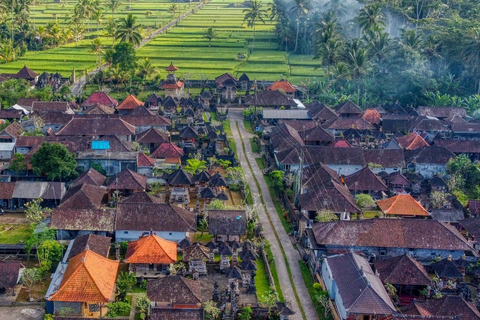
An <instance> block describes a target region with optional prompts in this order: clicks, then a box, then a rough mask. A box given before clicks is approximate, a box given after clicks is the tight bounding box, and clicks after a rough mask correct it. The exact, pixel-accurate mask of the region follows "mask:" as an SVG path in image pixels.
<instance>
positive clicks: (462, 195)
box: [452, 190, 468, 207]
mask: <svg viewBox="0 0 480 320" xmlns="http://www.w3.org/2000/svg"><path fill="white" fill-rule="evenodd" d="M452 193H453V194H454V195H455V197H457V200H458V201H459V202H460V203H461V205H462V206H464V207H466V206H467V204H468V196H467V195H466V194H465V193H463V192H462V191H461V190H453V192H452Z"/></svg>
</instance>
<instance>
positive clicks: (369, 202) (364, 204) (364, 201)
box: [355, 193, 376, 209]
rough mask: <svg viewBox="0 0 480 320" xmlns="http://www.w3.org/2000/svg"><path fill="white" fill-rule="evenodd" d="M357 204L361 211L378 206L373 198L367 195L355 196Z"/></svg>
mask: <svg viewBox="0 0 480 320" xmlns="http://www.w3.org/2000/svg"><path fill="white" fill-rule="evenodd" d="M355 202H356V203H357V206H359V207H360V208H361V209H364V208H371V207H374V206H375V205H376V203H375V201H374V200H373V198H372V196H371V195H369V194H366V193H359V194H357V195H356V196H355Z"/></svg>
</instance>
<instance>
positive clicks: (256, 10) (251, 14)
mask: <svg viewBox="0 0 480 320" xmlns="http://www.w3.org/2000/svg"><path fill="white" fill-rule="evenodd" d="M262 7H263V6H262V1H259V0H253V1H252V2H251V3H250V6H249V7H248V8H246V9H244V10H243V13H245V16H244V18H243V22H245V21H247V26H248V27H250V28H253V45H252V51H253V49H254V48H255V26H256V25H257V21H261V22H263V23H265V20H264V17H266V16H267V11H266V10H265V9H262Z"/></svg>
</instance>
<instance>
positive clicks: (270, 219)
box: [236, 122, 307, 320]
mask: <svg viewBox="0 0 480 320" xmlns="http://www.w3.org/2000/svg"><path fill="white" fill-rule="evenodd" d="M236 126H237V131H238V135H239V137H240V141H242V149H243V153H244V154H245V160H246V161H247V165H248V167H249V168H250V171H252V176H253V180H255V184H256V185H257V189H258V190H262V189H261V188H260V184H259V183H258V180H257V177H256V176H255V175H254V174H253V170H252V165H251V164H250V161H248V158H247V156H246V155H247V152H246V150H245V143H243V140H242V134H241V132H240V130H238V122H237V123H236ZM260 201H261V202H262V205H263V207H264V208H265V212H267V206H266V205H265V200H264V199H263V195H262V193H261V192H260ZM267 218H268V221H269V222H270V225H271V226H272V229H273V234H274V235H275V238H277V242H278V243H279V244H280V251H281V252H282V256H283V260H284V262H285V267H286V268H287V273H288V279H289V281H290V284H291V285H292V290H293V294H294V295H295V300H296V301H297V304H298V308H299V309H300V313H301V314H302V318H303V319H304V320H307V316H306V315H305V310H303V306H302V302H301V301H300V297H299V296H298V292H297V289H296V288H295V282H294V281H293V276H292V270H291V269H290V265H289V263H288V259H287V254H286V253H285V249H284V248H283V246H282V242H281V241H280V237H279V236H278V234H277V232H276V231H275V227H273V222H272V218H270V215H268V214H267Z"/></svg>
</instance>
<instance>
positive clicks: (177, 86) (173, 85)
mask: <svg viewBox="0 0 480 320" xmlns="http://www.w3.org/2000/svg"><path fill="white" fill-rule="evenodd" d="M180 88H183V82H182V81H177V82H176V83H165V84H164V85H163V86H162V89H164V90H165V89H180Z"/></svg>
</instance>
